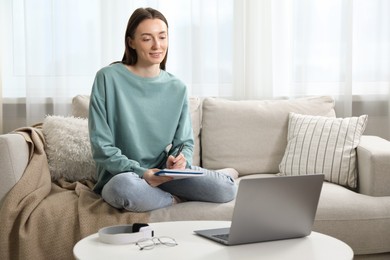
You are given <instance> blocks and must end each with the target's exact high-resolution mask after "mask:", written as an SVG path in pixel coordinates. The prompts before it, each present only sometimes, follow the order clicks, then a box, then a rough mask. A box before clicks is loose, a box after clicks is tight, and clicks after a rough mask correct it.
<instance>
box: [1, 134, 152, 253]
mask: <svg viewBox="0 0 390 260" xmlns="http://www.w3.org/2000/svg"><path fill="white" fill-rule="evenodd" d="M18 133H20V134H21V135H23V136H24V138H25V139H26V142H27V143H28V145H29V150H30V160H29V164H28V166H27V168H26V170H25V172H24V174H23V176H22V178H21V179H20V180H19V181H18V182H17V184H16V185H15V186H14V187H13V188H12V190H11V191H10V192H9V193H8V195H7V197H6V199H5V201H4V204H3V206H2V208H1V209H0V259H3V260H6V259H67V260H68V259H73V258H74V257H73V246H74V245H75V244H76V243H77V241H79V240H80V239H82V238H83V237H86V236H88V235H90V234H93V233H95V232H97V231H98V230H99V228H101V227H104V226H110V225H117V224H126V223H127V224H132V223H136V222H139V223H147V222H148V220H149V215H150V214H149V213H133V212H127V211H119V210H117V209H114V208H112V207H111V206H109V205H108V204H107V203H105V202H104V201H103V200H102V198H101V197H100V196H99V195H97V194H95V193H94V192H93V191H92V190H91V188H92V186H93V183H91V182H84V183H81V182H75V183H69V182H66V181H64V180H61V181H59V182H58V183H53V182H52V181H51V177H50V172H49V167H48V163H47V158H46V154H45V150H44V145H45V140H44V137H43V134H42V131H41V129H40V128H37V127H26V128H22V129H19V130H18Z"/></svg>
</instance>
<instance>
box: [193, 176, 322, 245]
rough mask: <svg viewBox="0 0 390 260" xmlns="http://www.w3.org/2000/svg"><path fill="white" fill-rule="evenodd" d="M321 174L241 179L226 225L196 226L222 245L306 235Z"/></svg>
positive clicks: (199, 232) (319, 185)
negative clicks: (228, 225) (211, 227)
mask: <svg viewBox="0 0 390 260" xmlns="http://www.w3.org/2000/svg"><path fill="white" fill-rule="evenodd" d="M323 181H324V175H323V174H314V175H299V176H276V177H264V178H258V179H242V180H241V181H240V183H239V186H238V191H237V197H236V204H235V206H234V211H233V217H232V221H231V226H230V228H229V227H227V228H219V229H207V230H196V231H194V232H195V234H197V235H200V236H202V237H205V238H208V239H211V240H214V241H217V242H219V243H222V244H224V245H239V244H247V243H256V242H264V241H272V240H281V239H290V238H299V237H305V236H308V235H310V233H311V230H312V226H313V223H314V218H315V215H316V212H317V206H318V201H319V197H320V193H321V189H322V183H323Z"/></svg>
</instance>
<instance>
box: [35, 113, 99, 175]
mask: <svg viewBox="0 0 390 260" xmlns="http://www.w3.org/2000/svg"><path fill="white" fill-rule="evenodd" d="M42 132H43V134H44V136H45V140H46V146H45V152H46V155H47V158H48V163H49V170H50V174H51V177H52V179H53V180H58V179H61V178H64V179H66V180H67V181H78V180H83V179H87V180H95V175H96V167H95V162H94V160H93V159H92V152H91V144H90V142H89V135H88V120H87V119H85V118H76V117H63V116H47V117H46V118H45V119H44V121H43V125H42Z"/></svg>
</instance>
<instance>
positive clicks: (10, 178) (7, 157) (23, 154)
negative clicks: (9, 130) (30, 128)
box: [0, 134, 29, 206]
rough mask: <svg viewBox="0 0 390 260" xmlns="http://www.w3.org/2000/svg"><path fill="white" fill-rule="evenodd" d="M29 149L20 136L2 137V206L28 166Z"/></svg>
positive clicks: (0, 147) (0, 193)
mask: <svg viewBox="0 0 390 260" xmlns="http://www.w3.org/2000/svg"><path fill="white" fill-rule="evenodd" d="M28 158H29V149H28V144H27V143H26V141H25V139H24V138H23V136H22V135H20V134H4V135H0V169H1V170H0V206H1V205H2V204H3V200H4V198H5V196H6V195H7V193H8V192H9V191H10V190H11V189H12V187H13V186H14V185H15V184H16V183H17V182H18V181H19V179H20V178H21V177H22V175H23V173H24V169H25V168H26V166H27V164H28Z"/></svg>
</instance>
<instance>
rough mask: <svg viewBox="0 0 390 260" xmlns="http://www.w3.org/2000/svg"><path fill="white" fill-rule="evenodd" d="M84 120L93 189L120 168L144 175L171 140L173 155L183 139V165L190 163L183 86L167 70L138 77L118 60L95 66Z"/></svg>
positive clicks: (160, 162) (159, 161) (162, 159)
mask: <svg viewBox="0 0 390 260" xmlns="http://www.w3.org/2000/svg"><path fill="white" fill-rule="evenodd" d="M88 125H89V135H90V141H91V148H92V155H93V158H94V160H95V162H96V167H97V183H96V185H95V187H94V191H95V192H97V193H101V190H102V188H103V186H104V185H105V184H106V183H107V182H108V181H109V180H110V179H111V178H112V177H113V176H114V175H116V174H118V173H122V172H135V173H137V174H138V175H139V176H140V177H142V176H143V173H144V172H145V171H146V170H147V169H150V168H156V167H158V166H160V167H161V166H162V165H164V164H165V161H166V153H165V150H166V147H167V146H168V145H170V144H172V149H171V150H170V151H169V154H172V153H174V152H176V150H177V149H178V146H179V145H180V144H181V143H184V144H185V148H184V149H183V154H184V156H185V157H186V159H187V165H191V163H192V152H193V146H194V142H193V133H192V125H191V118H190V114H189V106H188V97H187V88H186V86H185V85H184V84H183V83H182V82H181V81H180V80H178V79H177V78H175V77H174V76H173V75H171V74H169V73H168V72H166V71H163V70H161V72H160V74H159V76H157V77H154V78H142V77H139V76H137V75H135V74H133V73H131V72H130V71H129V70H128V69H127V68H126V67H125V66H124V65H123V64H122V63H116V64H113V65H110V66H107V67H105V68H102V69H101V70H99V71H98V72H97V74H96V77H95V81H94V84H93V87H92V92H91V101H90V106H89V122H88Z"/></svg>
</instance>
